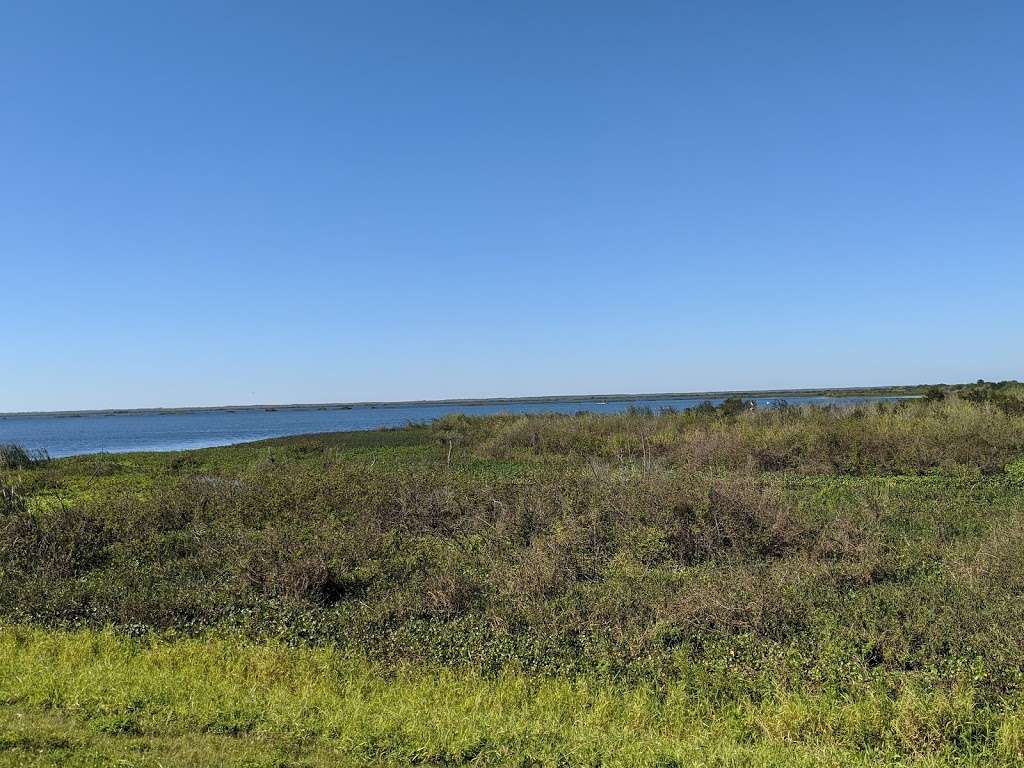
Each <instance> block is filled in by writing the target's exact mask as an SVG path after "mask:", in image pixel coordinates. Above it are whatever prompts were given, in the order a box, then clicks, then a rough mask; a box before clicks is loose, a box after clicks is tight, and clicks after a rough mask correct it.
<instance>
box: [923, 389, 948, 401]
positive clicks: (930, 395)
mask: <svg viewBox="0 0 1024 768" xmlns="http://www.w3.org/2000/svg"><path fill="white" fill-rule="evenodd" d="M924 399H925V400H927V401H928V402H930V403H934V402H938V401H940V400H945V399H946V390H944V389H943V388H942V387H928V390H927V391H926V392H925V393H924Z"/></svg>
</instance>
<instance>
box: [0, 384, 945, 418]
mask: <svg viewBox="0 0 1024 768" xmlns="http://www.w3.org/2000/svg"><path fill="white" fill-rule="evenodd" d="M929 386H949V385H946V384H938V385H935V384H886V385H876V386H851V387H801V388H796V389H728V390H702V391H694V392H637V393H627V392H619V393H597V394H574V395H526V396H510V397H452V398H441V399H421V400H359V401H351V402H327V403H253V404H249V405H192V406H167V407H165V406H152V407H139V408H83V409H71V410H54V411H0V418H7V417H11V416H56V417H59V416H128V415H143V414H148V413H163V414H176V413H202V412H209V411H258V410H278V411H280V410H310V409H322V410H341V409H350V408H400V407H403V406H424V405H500V404H506V403H507V404H514V403H545V402H559V401H563V402H564V401H569V402H576V401H578V402H590V401H594V400H604V401H609V402H612V401H614V402H623V401H628V400H693V399H698V398H705V399H718V398H721V397H732V396H737V395H740V396H742V395H748V396H754V397H756V396H770V395H780V396H781V395H787V394H788V395H794V396H804V397H808V396H814V395H822V396H825V395H828V394H829V393H838V394H840V396H842V395H844V394H845V395H846V396H856V394H857V393H859V392H880V391H894V390H911V389H920V388H925V387H929Z"/></svg>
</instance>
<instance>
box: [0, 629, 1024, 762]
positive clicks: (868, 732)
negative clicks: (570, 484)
mask: <svg viewBox="0 0 1024 768" xmlns="http://www.w3.org/2000/svg"><path fill="white" fill-rule="evenodd" d="M0 700H2V701H3V704H2V705H0V750H2V751H0V756H2V757H0V760H3V761H5V763H6V764H9V765H110V764H119V765H161V766H171V765H181V766H186V765H196V764H211V765H212V764H217V765H268V766H269V765H283V764H287V765H365V764H389V765H410V764H436V765H453V764H454V765H461V764H473V765H499V764H500V765H507V764H510V765H623V766H632V765H637V766H639V765H661V766H671V765H680V766H683V765H780V766H782V765H836V766H840V765H875V764H878V763H879V762H881V761H887V760H899V761H900V762H901V763H904V764H908V765H910V764H913V765H989V764H993V763H996V762H999V763H1005V764H1007V765H1010V764H1015V763H1016V762H1017V761H1019V760H1020V759H1022V757H1024V756H1022V753H1021V750H1022V747H1024V713H1022V712H1021V711H1020V710H1017V709H1016V708H1014V709H1012V710H1005V709H1004V710H1003V711H1000V712H994V711H990V710H985V709H979V708H978V707H977V706H976V702H975V700H974V696H973V694H972V691H971V690H970V688H966V689H962V690H954V691H951V692H948V693H937V692H935V691H927V690H923V689H911V690H907V691H904V692H903V693H901V694H900V695H899V696H897V697H890V696H889V695H887V694H886V693H885V692H884V691H882V690H872V689H870V688H866V689H865V690H863V691H860V692H859V695H858V696H856V697H855V698H853V699H849V698H830V697H827V696H816V697H808V696H803V695H798V694H793V693H786V692H784V691H778V692H777V693H775V694H774V695H771V696H769V697H767V698H765V699H763V700H761V701H758V702H754V701H751V700H738V701H734V702H730V703H727V704H724V705H723V704H722V703H721V702H716V701H710V700H708V698H707V697H706V692H704V691H702V690H701V689H700V688H699V687H694V686H692V685H689V684H687V682H686V681H675V682H672V683H669V684H666V685H662V686H657V687H651V686H623V685H620V684H617V683H614V682H611V681H607V680H605V681H595V680H587V679H575V680H568V679H560V678H551V677H541V676H531V675H524V674H521V673H520V674H517V673H503V674H499V675H497V676H493V677H487V678H484V677H481V676H479V675H477V674H474V673H472V672H469V671H466V670H458V669H446V668H438V669H430V668H423V667H419V666H409V665H400V666H398V667H397V668H389V669H384V668H381V667H378V666H375V665H372V664H369V663H368V662H366V661H365V660H361V659H359V658H358V657H353V656H351V655H349V654H345V653H340V652H338V651H336V650H328V649H309V648H302V649H296V648H289V647H287V646H284V645H282V644H279V643H269V644H262V645H253V644H247V643H242V642H239V641H237V640H232V639H224V638H214V637H206V638H203V639H201V640H197V639H178V640H167V639H163V640H159V639H146V640H139V639H130V638H125V637H118V636H117V635H115V634H113V633H111V632H109V631H106V632H96V631H81V632H75V633H67V632H45V631H42V630H27V629H7V630H4V631H3V632H0ZM979 729H980V730H983V731H986V732H987V736H989V737H990V738H988V739H987V743H986V745H985V746H984V748H981V749H978V750H977V751H963V750H957V749H956V748H955V746H954V745H955V741H954V742H953V743H951V744H949V746H947V747H946V748H945V749H944V750H939V751H935V750H934V749H932V748H933V747H935V745H936V744H944V743H946V742H947V741H948V740H949V738H950V737H954V738H959V739H961V740H962V742H963V743H964V744H970V743H971V742H972V741H973V740H974V738H975V737H974V732H975V731H978V730H979Z"/></svg>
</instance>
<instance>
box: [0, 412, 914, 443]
mask: <svg viewBox="0 0 1024 768" xmlns="http://www.w3.org/2000/svg"><path fill="white" fill-rule="evenodd" d="M754 399H755V400H756V402H757V404H758V405H759V406H761V407H764V406H771V405H772V404H774V403H778V402H779V398H754ZM887 399H897V398H880V397H874V398H854V397H839V398H836V397H789V398H786V402H788V403H791V404H794V405H796V404H815V405H826V404H830V403H845V404H851V405H852V404H854V403H859V402H865V401H875V400H887ZM702 402H703V400H702V399H699V400H682V399H677V400H643V399H639V400H626V401H612V402H607V403H604V402H593V401H579V400H557V401H551V402H546V403H491V404H486V405H453V404H449V405H443V404H424V405H400V406H358V407H352V408H347V409H342V408H301V409H298V408H296V409H289V410H278V411H274V410H239V411H197V412H191V413H188V412H186V413H170V414H159V413H138V414H117V415H97V414H91V415H90V414H83V415H76V416H0V443H18V444H19V445H23V446H24V447H26V448H30V449H34V450H38V449H43V450H46V451H48V452H49V454H50V455H51V456H53V457H59V456H74V455H77V454H82V453H100V452H109V453H126V452H129V451H177V450H184V449H188V448H209V447H211V446H215V445H231V444H233V443H245V442H250V441H252V440H263V439H266V438H269V437H284V436H285V435H301V434H306V433H310V432H341V431H347V430H357V429H377V428H378V427H400V426H404V425H406V424H408V423H410V422H429V421H433V420H434V419H437V418H440V417H441V416H444V415H445V414H449V413H467V414H477V415H479V414H490V413H575V412H577V411H593V412H597V413H618V412H620V411H624V410H626V409H627V408H629V407H630V406H640V407H642V406H647V407H649V408H651V409H653V410H658V409H659V408H675V409H676V410H683V409H686V408H693V407H694V406H696V405H699V404H700V403H702ZM711 402H713V403H715V404H716V405H717V404H718V403H721V402H722V401H721V400H712V401H711Z"/></svg>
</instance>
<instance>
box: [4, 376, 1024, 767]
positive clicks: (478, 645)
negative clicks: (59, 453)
mask: <svg viewBox="0 0 1024 768" xmlns="http://www.w3.org/2000/svg"><path fill="white" fill-rule="evenodd" d="M1021 403H1024V399H1022V392H1021V388H1020V386H1019V385H1015V384H1012V383H1007V384H1001V385H991V384H983V383H979V384H977V385H972V386H970V387H963V388H956V389H954V388H942V389H940V390H938V391H937V392H935V393H930V394H929V396H927V397H925V398H922V399H920V400H914V401H903V402H896V403H885V404H870V405H857V406H849V407H829V408H808V407H787V406H785V405H781V406H780V407H777V408H773V409H753V408H750V407H749V406H748V404H746V403H744V402H742V401H730V402H727V403H726V404H724V405H723V406H720V407H717V408H716V407H712V406H710V405H709V406H706V407H702V408H698V409H694V410H691V411H687V412H679V413H676V412H671V411H664V412H658V413H653V412H650V411H645V410H633V411H630V412H627V413H623V414H618V415H594V414H578V415H575V416H556V415H548V416H522V415H520V416H513V415H508V416H490V417H482V418H469V417H465V416H451V417H448V418H446V419H443V420H441V421H439V422H435V423H434V424H431V425H413V426H410V427H408V428H405V429H396V430H381V431H376V432H363V433H338V434H326V435H310V436H303V437H296V438H286V439H280V440H273V441H267V442H264V443H256V444H250V445H245V446H234V447H229V448H217V449H209V450H202V451H193V452H183V453H176V454H134V455H95V456H88V457H78V458H71V459H61V460H54V461H50V462H29V463H27V464H26V463H24V462H18V461H16V462H11V463H10V464H8V465H5V468H4V469H3V471H2V473H0V488H2V492H0V613H2V615H3V618H4V622H5V624H6V628H4V629H3V630H2V632H0V658H2V664H0V668H2V670H0V700H2V702H3V705H2V707H0V711H2V712H3V715H2V717H3V718H4V719H3V720H0V728H2V729H4V730H0V750H2V751H0V755H5V756H6V758H7V759H8V760H9V761H10V762H12V764H16V763H18V762H19V761H29V758H30V757H31V760H35V761H37V762H38V763H40V764H50V763H54V764H58V763H65V762H72V763H73V762H74V761H76V760H77V761H79V763H81V764H91V763H90V762H89V761H90V760H92V761H94V762H96V763H97V764H103V762H102V761H103V760H106V759H109V760H114V759H123V760H127V761H128V762H133V761H134V762H135V763H138V764H154V765H156V764H164V765H166V764H176V763H180V764H183V765H184V764H194V763H195V762H200V763H201V762H203V761H206V762H208V763H216V764H229V763H232V762H235V763H238V764H243V763H244V764H250V765H251V764H266V765H280V764H294V765H305V764H311V765H313V764H325V765H326V764H339V763H341V764H345V763H351V764H363V763H383V764H387V763H392V764H408V763H411V762H419V763H423V764H444V765H453V764H473V765H506V764H509V765H533V764H539V765H599V764H611V765H614V764H622V765H691V764H707V765H743V764H756V765H764V764H769V765H776V764H777V765H792V764H809V765H818V764H831V765H848V764H856V763H861V764H865V765H867V764H878V763H886V762H888V763H901V764H912V763H920V764H922V765H946V764H949V765H982V764H1000V763H1002V764H1014V763H1015V762H1016V761H1019V760H1020V759H1022V754H1024V752H1022V750H1024V695H1022V685H1024V621H1022V619H1024V609H1022V607H1021V597H1022V596H1024V458H1022V457H1024V408H1022V407H1021ZM186 742H187V743H189V744H194V745H195V750H198V751H192V752H189V751H188V750H187V749H185V747H184V746H183V745H184V744H185V743H186ZM189 761H191V763H190V762H189ZM246 761H248V762H246Z"/></svg>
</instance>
